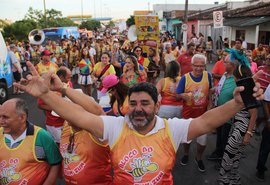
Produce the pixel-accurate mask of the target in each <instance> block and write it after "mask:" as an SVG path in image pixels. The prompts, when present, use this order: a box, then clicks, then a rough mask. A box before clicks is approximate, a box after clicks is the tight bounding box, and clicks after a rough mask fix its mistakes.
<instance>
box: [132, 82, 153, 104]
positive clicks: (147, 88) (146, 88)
mask: <svg viewBox="0 0 270 185" xmlns="http://www.w3.org/2000/svg"><path fill="white" fill-rule="evenodd" d="M135 92H146V93H147V94H149V95H150V96H151V98H152V99H153V100H154V102H155V103H157V101H158V92H157V88H156V87H155V86H154V85H153V84H151V83H148V82H141V83H138V84H135V85H134V86H132V87H131V88H130V89H129V91H128V97H129V98H130V96H131V94H132V93H135Z"/></svg>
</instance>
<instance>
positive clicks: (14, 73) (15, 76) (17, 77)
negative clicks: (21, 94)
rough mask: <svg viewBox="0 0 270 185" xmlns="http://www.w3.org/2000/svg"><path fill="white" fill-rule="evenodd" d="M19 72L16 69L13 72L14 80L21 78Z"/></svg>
mask: <svg viewBox="0 0 270 185" xmlns="http://www.w3.org/2000/svg"><path fill="white" fill-rule="evenodd" d="M21 77H22V76H21V73H19V72H18V71H15V72H13V78H14V80H15V81H16V82H19V81H20V80H21Z"/></svg>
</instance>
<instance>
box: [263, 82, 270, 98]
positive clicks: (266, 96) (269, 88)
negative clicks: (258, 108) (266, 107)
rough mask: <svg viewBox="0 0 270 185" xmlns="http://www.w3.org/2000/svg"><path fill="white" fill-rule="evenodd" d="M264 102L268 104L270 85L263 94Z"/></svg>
mask: <svg viewBox="0 0 270 185" xmlns="http://www.w3.org/2000/svg"><path fill="white" fill-rule="evenodd" d="M264 100H265V101H269V102H270V85H268V87H267V88H266V90H265V92H264Z"/></svg>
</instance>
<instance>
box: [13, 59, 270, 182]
mask: <svg viewBox="0 0 270 185" xmlns="http://www.w3.org/2000/svg"><path fill="white" fill-rule="evenodd" d="M212 66H213V64H209V65H208V71H211V70H212ZM11 97H20V98H23V99H25V100H26V101H27V103H28V105H29V109H30V110H29V121H30V122H32V123H34V124H36V125H38V126H41V127H43V128H44V120H45V116H44V113H43V111H41V110H40V109H38V108H37V103H36V98H34V97H32V96H30V95H28V94H26V93H24V94H20V95H12V96H11ZM215 137H216V136H215V134H212V133H211V134H209V136H208V143H207V148H206V151H205V152H204V158H203V159H204V163H205V166H206V172H205V173H201V172H199V171H198V169H197V165H196V163H195V158H194V156H195V153H196V145H195V142H193V144H192V147H191V150H190V158H189V159H190V160H189V163H188V165H187V166H181V165H180V159H181V157H182V156H183V147H182V146H181V147H180V148H179V151H178V153H177V161H176V164H175V167H174V170H173V178H174V184H176V185H204V184H205V185H206V184H207V185H216V184H217V183H216V178H217V177H218V171H217V170H215V164H216V163H215V162H212V161H208V160H207V159H206V158H207V156H208V155H210V154H211V152H212V151H213V150H214V148H215ZM260 141H261V136H257V135H255V134H254V136H253V138H252V141H251V144H250V145H248V146H247V147H246V150H245V153H244V154H245V157H244V158H243V159H242V160H241V163H240V174H241V180H242V184H243V185H257V184H258V185H266V184H267V185H269V183H270V172H269V171H268V172H266V173H265V182H258V181H257V180H256V178H255V173H256V162H257V157H258V150H259V146H260ZM267 166H268V167H269V166H270V160H268V163H267ZM58 184H63V183H60V182H59V183H58Z"/></svg>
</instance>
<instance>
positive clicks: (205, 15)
mask: <svg viewBox="0 0 270 185" xmlns="http://www.w3.org/2000/svg"><path fill="white" fill-rule="evenodd" d="M213 11H222V12H223V27H222V28H214V26H213ZM188 28H189V29H188V38H189V37H190V35H191V33H196V34H198V33H199V32H201V33H202V34H204V36H205V37H207V36H211V38H212V39H213V41H214V49H215V48H216V46H215V43H216V40H217V39H218V37H219V36H221V37H222V38H225V37H227V38H229V40H230V42H231V45H234V42H235V39H237V38H241V39H245V41H246V42H247V43H248V49H254V48H255V47H256V46H257V45H258V42H262V43H263V44H267V45H269V42H270V41H269V39H270V2H269V0H268V1H267V2H264V1H245V2H227V3H225V4H222V5H220V6H217V7H215V8H210V9H206V10H203V11H200V12H196V13H193V14H189V15H188Z"/></svg>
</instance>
